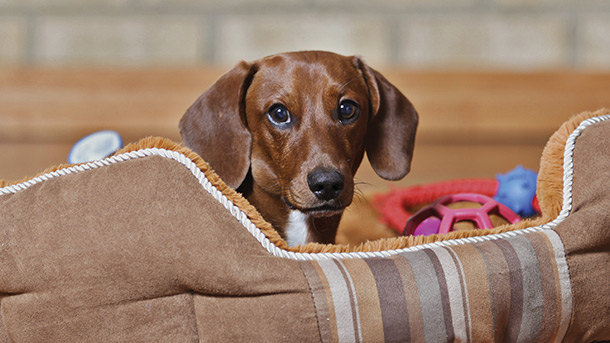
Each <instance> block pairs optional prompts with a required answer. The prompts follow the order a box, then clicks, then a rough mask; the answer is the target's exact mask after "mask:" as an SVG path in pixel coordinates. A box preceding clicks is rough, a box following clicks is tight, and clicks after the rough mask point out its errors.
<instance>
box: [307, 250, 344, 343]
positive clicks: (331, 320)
mask: <svg viewBox="0 0 610 343" xmlns="http://www.w3.org/2000/svg"><path fill="white" fill-rule="evenodd" d="M312 265H313V267H314V268H315V269H316V272H317V273H318V275H319V276H320V283H321V284H322V287H323V288H324V290H326V292H324V293H325V295H326V305H327V306H328V325H329V326H330V332H331V336H332V341H333V342H337V341H338V340H339V334H338V332H337V319H336V318H337V314H336V312H335V304H334V301H333V295H332V293H331V292H330V285H329V283H328V279H327V278H326V275H325V274H324V271H323V270H322V266H320V263H319V262H317V261H316V262H312Z"/></svg>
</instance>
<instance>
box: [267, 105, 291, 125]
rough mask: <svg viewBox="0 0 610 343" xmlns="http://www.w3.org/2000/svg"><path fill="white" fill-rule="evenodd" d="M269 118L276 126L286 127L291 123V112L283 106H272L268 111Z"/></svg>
mask: <svg viewBox="0 0 610 343" xmlns="http://www.w3.org/2000/svg"><path fill="white" fill-rule="evenodd" d="M267 118H269V121H271V123H273V124H274V125H276V126H286V125H288V124H290V122H291V118H290V112H289V111H288V109H287V108H286V107H285V106H284V105H281V104H275V105H273V106H271V107H270V108H269V111H267Z"/></svg>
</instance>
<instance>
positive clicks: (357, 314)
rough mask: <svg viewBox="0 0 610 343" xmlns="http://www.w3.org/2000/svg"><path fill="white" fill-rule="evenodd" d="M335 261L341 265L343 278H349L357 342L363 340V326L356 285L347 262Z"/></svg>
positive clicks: (348, 284) (348, 283)
mask: <svg viewBox="0 0 610 343" xmlns="http://www.w3.org/2000/svg"><path fill="white" fill-rule="evenodd" d="M335 263H337V266H339V269H340V270H341V273H342V275H343V278H345V280H347V286H348V288H349V296H350V303H351V308H352V311H353V313H354V317H353V319H352V320H353V323H354V330H355V331H356V342H362V327H361V325H360V310H359V308H358V298H357V297H356V287H355V286H354V280H353V279H352V276H351V274H350V273H349V271H348V270H347V268H346V267H345V264H343V262H342V261H341V260H335Z"/></svg>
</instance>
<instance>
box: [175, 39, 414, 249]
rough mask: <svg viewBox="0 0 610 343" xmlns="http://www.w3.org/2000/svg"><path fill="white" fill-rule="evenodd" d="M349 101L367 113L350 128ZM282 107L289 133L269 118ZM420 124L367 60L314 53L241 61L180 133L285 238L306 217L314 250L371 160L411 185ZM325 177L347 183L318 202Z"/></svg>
mask: <svg viewBox="0 0 610 343" xmlns="http://www.w3.org/2000/svg"><path fill="white" fill-rule="evenodd" d="M344 100H349V101H352V103H355V104H357V107H358V108H359V114H358V115H357V117H356V119H355V120H353V121H351V122H343V121H341V120H339V118H338V114H337V113H338V106H339V104H340V103H341V102H342V101H344ZM277 104H281V105H283V106H285V107H286V108H287V109H288V111H289V112H290V125H287V126H281V127H280V126H278V125H276V124H277V123H276V124H274V122H273V121H272V120H271V119H270V117H269V112H270V109H272V108H273V107H274V105H277ZM417 121H418V116H417V112H416V111H415V109H414V108H413V106H412V105H411V103H410V102H409V100H407V98H405V97H404V95H402V93H401V92H400V91H399V90H398V89H397V88H396V87H394V86H393V85H392V84H390V83H389V82H388V81H387V80H386V79H385V78H384V77H383V76H382V75H381V74H379V73H378V72H377V71H375V70H373V69H371V68H370V67H368V66H367V65H366V64H365V63H364V62H362V60H361V59H360V58H358V57H347V56H341V55H337V54H334V53H330V52H322V51H305V52H292V53H284V54H278V55H273V56H269V57H266V58H263V59H261V60H257V61H254V62H251V63H247V62H241V63H239V64H238V65H237V66H235V67H234V68H233V69H232V70H230V71H229V72H228V73H226V74H225V75H223V76H222V77H221V78H220V79H219V80H218V81H216V82H215V83H214V84H213V85H212V86H211V87H210V88H209V89H208V90H207V91H205V92H204V93H203V94H202V95H201V96H200V97H199V99H197V101H196V102H195V103H194V104H193V105H192V106H191V107H190V108H189V109H188V110H187V112H186V113H185V115H184V117H183V118H182V120H181V121H180V132H181V135H182V138H183V141H184V143H185V144H186V145H187V146H188V147H190V148H191V149H193V150H194V151H195V152H197V153H198V154H200V155H201V156H202V157H203V158H204V159H205V160H206V161H208V162H209V163H210V165H211V166H212V167H213V168H214V170H215V171H216V172H217V173H218V175H219V176H220V177H221V178H222V179H223V180H224V181H225V182H226V183H227V184H228V185H229V186H231V187H233V188H235V189H238V190H239V191H240V192H242V193H243V194H244V196H245V197H246V198H247V199H248V201H250V202H251V203H252V204H253V205H254V206H255V207H256V208H257V209H258V210H259V211H260V212H261V214H262V215H263V217H264V218H265V219H266V220H267V221H269V222H270V223H271V224H272V225H273V226H274V227H275V228H276V229H277V230H278V232H279V233H280V235H282V236H283V237H284V238H286V228H287V227H288V226H289V225H290V224H289V218H290V214H291V212H295V211H299V212H298V213H304V214H305V215H303V216H302V218H304V220H305V221H306V224H307V236H306V240H305V241H306V242H321V243H332V242H334V239H335V235H336V231H337V226H338V224H339V220H340V218H341V214H342V211H343V209H344V208H345V207H346V206H348V205H349V204H350V203H351V202H352V197H353V193H354V182H353V176H354V174H355V173H356V170H357V169H358V167H359V165H360V163H361V161H362V158H363V156H364V152H365V151H366V153H367V156H368V158H369V161H370V162H371V165H372V166H373V169H374V170H375V171H376V172H377V174H378V175H380V176H381V177H383V178H385V179H389V180H396V179H400V178H402V177H403V176H405V175H406V174H407V173H408V172H409V168H410V164H411V157H412V153H413V144H414V139H415V131H416V127H417ZM320 169H322V170H325V171H327V170H330V171H332V173H334V174H337V175H339V174H340V175H342V177H343V181H342V182H341V189H340V190H339V191H338V192H339V193H338V195H337V196H332V197H327V198H329V199H321V198H320V197H319V195H316V194H315V192H314V189H313V188H312V185H311V181H310V180H309V179H310V178H311V174H312V173H313V171H316V170H320ZM305 241H299V243H305Z"/></svg>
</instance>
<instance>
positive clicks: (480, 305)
mask: <svg viewBox="0 0 610 343" xmlns="http://www.w3.org/2000/svg"><path fill="white" fill-rule="evenodd" d="M452 249H453V250H454V251H455V253H456V254H457V256H458V257H459V259H460V260H462V261H468V263H464V264H463V265H462V266H463V269H464V276H465V279H466V288H467V290H468V303H469V308H470V313H471V317H472V322H471V327H472V340H473V341H474V342H481V341H486V340H489V336H490V332H491V330H492V329H493V320H492V310H491V292H490V288H489V278H488V275H487V267H486V266H485V261H484V260H483V256H482V255H481V253H480V252H479V250H477V248H475V247H474V245H472V244H464V245H459V246H455V247H452Z"/></svg>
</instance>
